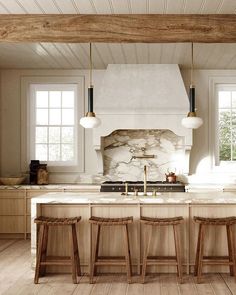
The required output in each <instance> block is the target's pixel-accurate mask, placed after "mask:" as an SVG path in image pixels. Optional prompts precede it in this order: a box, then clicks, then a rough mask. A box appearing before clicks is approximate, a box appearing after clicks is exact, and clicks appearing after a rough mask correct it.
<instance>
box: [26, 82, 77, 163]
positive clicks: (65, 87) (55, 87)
mask: <svg viewBox="0 0 236 295" xmlns="http://www.w3.org/2000/svg"><path fill="white" fill-rule="evenodd" d="M77 89H78V87H77V85H76V84H31V85H30V98H31V99H30V101H29V104H30V106H29V108H30V122H31V123H32V126H30V147H29V151H30V158H31V159H36V156H35V144H36V142H35V131H36V128H35V127H36V104H35V103H36V96H35V94H36V91H71V90H72V91H74V94H75V100H74V131H75V133H74V155H75V159H74V161H65V162H64V161H40V162H41V163H45V164H48V165H49V166H75V165H77V164H78V149H77V146H78V116H77V110H78V94H77ZM46 126H47V127H50V125H49V124H48V125H46ZM47 145H48V144H47Z"/></svg>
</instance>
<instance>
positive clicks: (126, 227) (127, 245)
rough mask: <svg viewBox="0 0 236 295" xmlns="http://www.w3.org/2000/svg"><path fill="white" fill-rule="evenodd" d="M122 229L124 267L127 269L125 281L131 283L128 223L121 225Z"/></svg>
mask: <svg viewBox="0 0 236 295" xmlns="http://www.w3.org/2000/svg"><path fill="white" fill-rule="evenodd" d="M123 229H124V238H125V260H126V269H127V282H128V283H129V284H130V283H131V276H132V273H131V258H130V245H129V232H128V225H127V224H125V225H123Z"/></svg>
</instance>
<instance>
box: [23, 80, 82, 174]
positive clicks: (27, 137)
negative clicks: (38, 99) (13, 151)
mask: <svg viewBox="0 0 236 295" xmlns="http://www.w3.org/2000/svg"><path fill="white" fill-rule="evenodd" d="M50 84H51V85H52V86H55V85H58V86H59V87H60V85H62V87H63V85H66V84H70V85H73V86H74V87H75V89H76V95H77V99H75V102H76V103H75V110H76V111H75V122H76V124H77V134H76V136H75V137H76V141H77V151H76V162H74V163H66V164H65V165H62V164H61V163H58V165H54V164H55V163H50V162H48V170H49V172H55V173H64V172H84V129H83V128H82V127H81V126H80V125H79V123H78V122H79V118H80V117H82V116H83V114H84V77H83V76H69V77H64V76H58V77H55V76H43V77H34V76H33V77H21V121H22V124H21V126H22V127H21V171H22V172H25V171H28V170H29V164H30V161H31V160H34V159H32V154H33V153H32V148H33V147H32V143H33V142H34V140H32V138H33V137H34V129H35V125H31V122H33V119H34V118H33V117H32V112H33V113H34V112H35V110H32V108H35V105H34V104H33V103H32V102H33V101H34V99H33V101H32V100H31V95H32V87H33V85H38V86H39V85H42V87H44V86H43V85H49V88H50ZM36 160H37V159H36ZM42 163H47V162H43V161H42ZM50 164H51V165H50Z"/></svg>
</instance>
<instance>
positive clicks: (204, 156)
mask: <svg viewBox="0 0 236 295" xmlns="http://www.w3.org/2000/svg"><path fill="white" fill-rule="evenodd" d="M182 77H183V80H184V82H185V85H186V87H188V85H189V83H190V71H189V70H183V71H182ZM232 77H234V78H236V70H196V71H195V72H194V84H195V86H196V108H197V114H198V116H200V117H202V118H203V120H204V124H203V125H202V126H201V127H200V128H199V129H197V130H194V131H193V146H192V151H191V156H190V174H192V176H190V177H189V182H190V183H195V182H196V183H199V182H200V183H236V165H235V168H233V169H232V170H231V171H224V172H222V171H220V169H216V168H215V167H214V165H213V162H212V157H213V155H212V151H211V142H210V136H211V133H214V132H215V129H214V126H212V127H211V129H210V120H211V118H210V116H209V114H210V107H212V105H211V102H210V100H214V97H210V96H211V89H210V81H211V80H212V79H217V80H218V81H220V83H227V81H228V83H229V79H230V80H231V79H232ZM213 124H214V122H213Z"/></svg>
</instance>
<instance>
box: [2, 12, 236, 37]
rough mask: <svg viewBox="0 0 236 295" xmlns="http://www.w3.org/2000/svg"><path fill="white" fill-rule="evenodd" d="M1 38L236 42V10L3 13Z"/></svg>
mask: <svg viewBox="0 0 236 295" xmlns="http://www.w3.org/2000/svg"><path fill="white" fill-rule="evenodd" d="M0 42H62V43H86V42H104V43H139V42H140V43H172V42H173V43H175V42H176V43H177V42H200V43H234V42H236V14H191V15H190V14H182V15H179V14H172V15H171V14H166V15H164V14H132V15H131V14H120V15H94V14H93V15H91V14H84V15H82V14H76V15H73V14H67V15H65V14H64V15H61V14H60V15H55V14H53V15H50V14H46V15H45V14H44V15H38V14H34V15H32V14H31V15H28V14H27V15H25V14H24V15H22V14H17V15H13V14H10V15H7V14H3V15H0Z"/></svg>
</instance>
